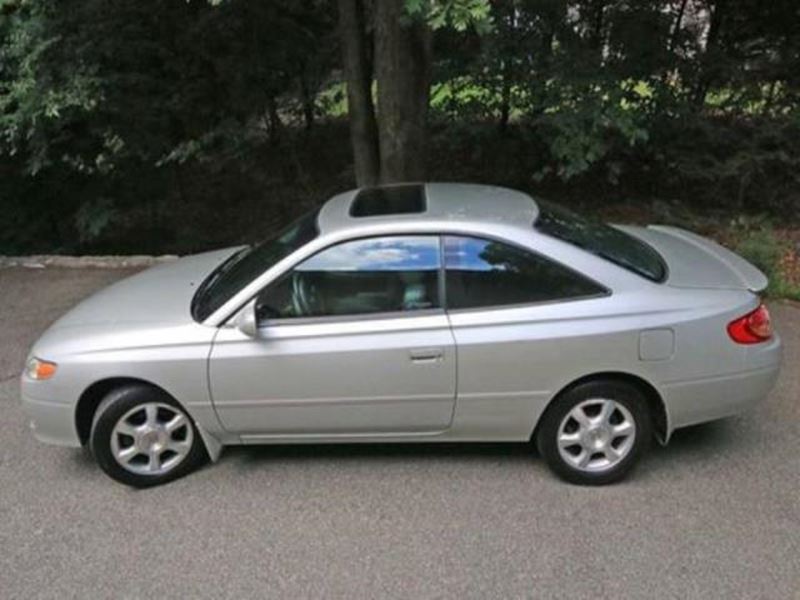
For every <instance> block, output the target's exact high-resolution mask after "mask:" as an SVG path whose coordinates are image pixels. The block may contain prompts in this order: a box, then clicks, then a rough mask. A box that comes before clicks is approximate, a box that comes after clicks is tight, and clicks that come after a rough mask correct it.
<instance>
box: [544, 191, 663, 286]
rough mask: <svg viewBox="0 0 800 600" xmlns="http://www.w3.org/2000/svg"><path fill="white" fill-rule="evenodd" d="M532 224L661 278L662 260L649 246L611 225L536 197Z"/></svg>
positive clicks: (651, 277) (655, 277)
mask: <svg viewBox="0 0 800 600" xmlns="http://www.w3.org/2000/svg"><path fill="white" fill-rule="evenodd" d="M537 204H538V205H539V218H538V219H537V220H536V223H535V225H534V226H535V227H536V229H538V230H539V231H541V232H542V233H546V234H547V235H551V236H553V237H556V238H558V239H561V240H564V241H565V242H569V243H570V244H573V245H575V246H578V247H579V248H583V249H584V250H587V251H588V252H591V253H592V254H596V255H598V256H601V257H603V258H605V259H606V260H610V261H611V262H613V263H616V264H617V265H619V266H621V267H624V268H626V269H628V270H629V271H633V272H634V273H638V274H639V275H641V276H642V277H646V278H647V279H650V280H652V281H664V278H665V277H666V275H667V268H666V266H665V265H664V260H663V259H662V258H661V256H660V255H659V254H658V252H656V251H655V250H653V248H651V247H650V246H648V245H647V244H645V243H644V242H642V241H641V240H638V239H636V238H635V237H633V236H630V235H628V234H627V233H625V232H624V231H620V230H619V229H616V228H614V227H611V226H609V225H606V224H605V223H601V222H600V221H592V220H589V219H586V218H584V217H581V216H579V215H576V214H575V213H573V212H572V211H569V210H567V209H566V208H563V207H561V206H557V205H555V204H550V203H549V202H540V201H537Z"/></svg>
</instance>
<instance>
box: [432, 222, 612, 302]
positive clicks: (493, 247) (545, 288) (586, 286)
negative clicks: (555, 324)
mask: <svg viewBox="0 0 800 600" xmlns="http://www.w3.org/2000/svg"><path fill="white" fill-rule="evenodd" d="M444 247H445V250H444V253H445V268H446V277H447V279H446V281H447V286H446V287H447V306H448V308H452V309H458V308H479V307H491V306H504V305H510V304H529V303H535V302H548V301H556V300H566V299H573V298H581V297H587V296H596V295H600V294H605V293H606V290H605V289H604V288H602V287H601V286H599V285H597V284H596V283H594V282H592V281H590V280H588V279H586V278H585V277H582V276H581V275H579V274H577V273H575V272H573V271H571V270H569V269H567V268H565V267H562V266H560V265H558V264H556V263H554V262H552V261H550V260H548V259H546V258H544V257H541V256H539V255H536V254H533V253H531V252H527V251H525V250H522V249H520V248H516V247H514V246H510V245H508V244H503V243H501V242H496V241H491V240H485V239H479V238H473V237H454V236H448V237H446V238H445V241H444Z"/></svg>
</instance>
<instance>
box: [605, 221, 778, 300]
mask: <svg viewBox="0 0 800 600" xmlns="http://www.w3.org/2000/svg"><path fill="white" fill-rule="evenodd" d="M619 229H621V230H623V231H625V232H626V233H629V234H631V235H633V236H635V237H637V238H639V239H641V240H642V241H644V242H646V243H647V244H649V245H650V246H652V247H653V248H654V249H655V250H656V251H657V252H658V253H659V254H660V255H661V257H662V258H663V259H664V262H666V264H667V269H668V275H667V281H666V283H667V285H670V286H674V287H685V288H706V289H735V290H750V291H752V292H761V291H763V290H765V289H766V287H767V284H768V280H767V277H766V275H764V274H763V273H762V272H761V271H759V270H758V269H757V268H756V267H754V266H753V265H751V264H750V263H749V262H747V261H746V260H745V259H743V258H742V257H741V256H739V255H738V254H735V253H734V252H731V251H730V250H728V249H727V248H724V247H722V246H720V245H719V244H717V243H716V242H714V241H712V240H709V239H708V238H704V237H702V236H700V235H697V234H696V233H692V232H690V231H686V230H685V229H679V228H678V227H667V226H666V225H651V226H649V227H646V228H645V227H633V226H619Z"/></svg>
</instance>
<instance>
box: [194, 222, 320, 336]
mask: <svg viewBox="0 0 800 600" xmlns="http://www.w3.org/2000/svg"><path fill="white" fill-rule="evenodd" d="M318 214H319V210H315V211H314V212H312V213H309V214H307V215H305V216H303V217H301V218H300V219H298V220H297V221H295V222H294V223H292V224H291V225H290V226H289V227H287V228H286V229H284V230H283V231H282V232H281V233H279V234H278V235H277V236H276V237H275V238H273V239H270V240H267V241H265V242H262V243H260V244H258V245H256V246H248V247H247V248H242V249H241V250H240V251H239V252H236V253H235V254H234V255H233V256H231V257H229V258H228V259H227V260H226V261H225V262H223V263H222V264H220V265H219V266H218V267H217V268H216V269H214V270H213V271H212V272H211V274H210V275H209V276H208V277H206V279H205V281H203V283H202V284H201V285H200V287H199V288H198V290H197V293H196V294H195V295H194V299H193V300H192V316H193V317H194V318H195V320H196V321H201V322H202V321H205V320H206V319H207V318H208V317H210V316H211V315H212V314H213V313H214V311H216V310H217V309H218V308H220V307H221V306H222V305H223V304H225V303H226V302H227V301H228V300H230V299H231V298H233V297H234V296H235V295H236V294H237V293H238V292H240V291H241V290H242V289H244V287H245V286H246V285H247V284H249V283H250V282H251V281H253V280H254V279H255V278H256V277H258V276H259V275H261V274H262V273H264V272H265V271H266V270H267V269H269V268H270V267H272V266H273V265H275V264H276V263H277V262H279V261H280V260H283V259H284V258H286V257H287V256H289V255H290V254H291V253H292V252H294V251H295V250H297V249H299V248H301V247H302V246H305V245H306V244H307V243H308V242H310V241H311V240H313V239H314V238H316V237H317V235H318V234H319V230H318V229H317V215H318Z"/></svg>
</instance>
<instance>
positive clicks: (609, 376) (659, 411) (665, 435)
mask: <svg viewBox="0 0 800 600" xmlns="http://www.w3.org/2000/svg"><path fill="white" fill-rule="evenodd" d="M591 381H619V382H624V383H627V384H629V385H633V386H635V387H636V388H637V389H639V391H640V392H642V394H643V395H644V397H645V399H646V400H647V408H648V411H649V413H650V416H651V418H652V420H653V431H654V433H655V435H656V438H657V439H658V441H659V442H660V443H662V444H666V442H667V440H668V439H669V416H668V413H667V407H666V404H664V399H663V398H662V396H661V394H660V393H659V392H658V390H657V389H656V388H655V386H654V385H653V384H652V383H650V382H649V381H647V380H646V379H645V378H643V377H641V376H640V375H634V374H632V373H627V372H623V371H603V372H598V373H591V374H589V375H584V376H582V377H579V378H578V379H575V380H573V381H571V382H570V383H568V384H567V385H565V386H563V387H562V388H561V389H560V390H559V391H558V392H557V393H556V394H554V395H553V397H552V398H551V399H550V401H549V402H548V403H547V406H546V407H545V409H544V411H542V415H540V417H539V419H538V420H537V422H536V426H535V427H534V429H533V433H531V439H532V440H535V439H536V434H537V433H538V431H539V424H540V423H541V422H542V416H543V415H544V414H545V413H546V412H547V410H548V409H549V408H550V407H551V406H552V405H553V402H555V401H556V400H557V399H558V398H559V397H561V396H562V395H563V394H565V393H566V392H568V391H569V390H571V389H573V388H574V387H576V386H579V385H581V384H584V383H588V382H591Z"/></svg>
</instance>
